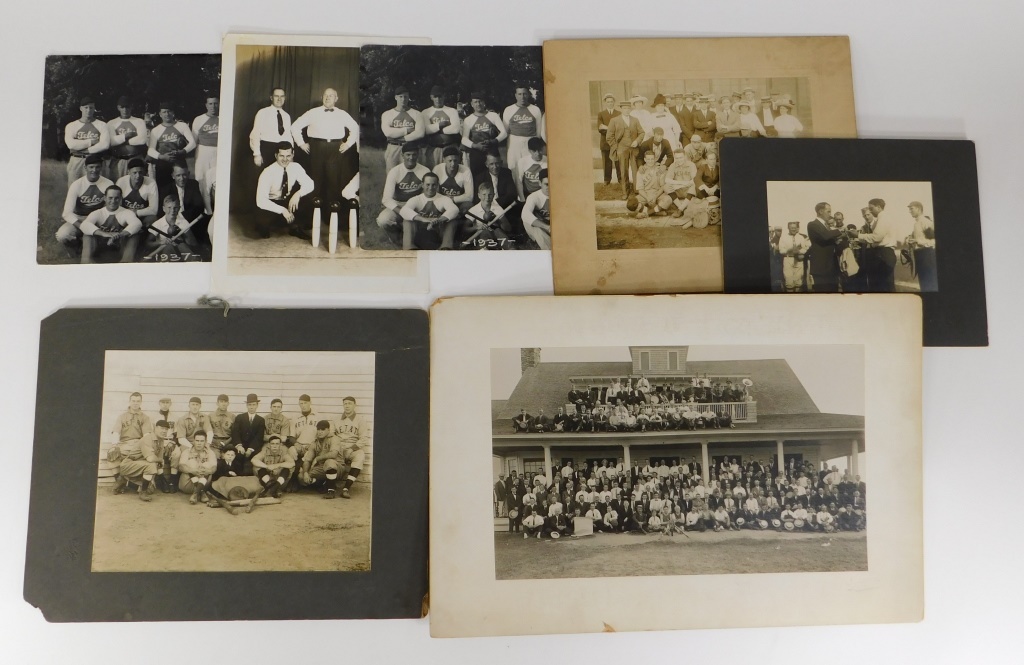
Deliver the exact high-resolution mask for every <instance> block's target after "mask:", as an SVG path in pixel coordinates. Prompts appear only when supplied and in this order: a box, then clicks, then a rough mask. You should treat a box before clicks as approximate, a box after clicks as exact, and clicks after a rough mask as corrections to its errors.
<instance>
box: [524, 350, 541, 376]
mask: <svg viewBox="0 0 1024 665" xmlns="http://www.w3.org/2000/svg"><path fill="white" fill-rule="evenodd" d="M519 360H520V365H521V368H522V370H523V374H525V373H526V370H528V369H530V368H531V367H536V366H537V365H539V364H540V349H519Z"/></svg>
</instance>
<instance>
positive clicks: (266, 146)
mask: <svg viewBox="0 0 1024 665" xmlns="http://www.w3.org/2000/svg"><path fill="white" fill-rule="evenodd" d="M260 158H261V159H262V160H263V166H261V167H260V168H261V169H265V168H267V167H268V166H270V165H271V164H273V163H274V162H275V161H277V143H274V142H273V141H260Z"/></svg>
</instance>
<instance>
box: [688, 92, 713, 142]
mask: <svg viewBox="0 0 1024 665" xmlns="http://www.w3.org/2000/svg"><path fill="white" fill-rule="evenodd" d="M709 105H710V100H709V99H708V98H707V97H701V98H700V102H699V103H698V104H697V110H696V111H694V112H693V130H694V133H695V134H697V135H699V136H700V137H701V139H702V140H703V141H705V142H708V141H714V140H715V112H714V111H712V110H711V109H710V108H708V107H709Z"/></svg>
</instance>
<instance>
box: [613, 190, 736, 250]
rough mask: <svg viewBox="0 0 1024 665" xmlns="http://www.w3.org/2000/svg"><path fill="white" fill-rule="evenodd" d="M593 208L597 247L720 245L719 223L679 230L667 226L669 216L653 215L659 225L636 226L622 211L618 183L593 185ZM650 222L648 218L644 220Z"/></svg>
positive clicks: (636, 247)
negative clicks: (701, 227)
mask: <svg viewBox="0 0 1024 665" xmlns="http://www.w3.org/2000/svg"><path fill="white" fill-rule="evenodd" d="M594 207H595V210H596V213H597V224H596V226H597V248H598V249H669V248H686V247H721V246H722V226H721V224H712V225H709V226H706V227H704V228H703V229H696V228H692V227H691V228H688V229H682V228H679V227H678V226H672V225H671V223H670V222H671V218H669V217H658V218H655V219H656V220H659V221H660V222H661V225H638V224H637V223H636V221H637V220H636V218H635V217H633V216H632V215H631V214H630V213H629V211H628V210H626V202H625V201H624V200H623V199H622V188H621V187H620V186H619V185H618V184H612V185H605V184H604V183H595V184H594ZM648 221H650V220H648Z"/></svg>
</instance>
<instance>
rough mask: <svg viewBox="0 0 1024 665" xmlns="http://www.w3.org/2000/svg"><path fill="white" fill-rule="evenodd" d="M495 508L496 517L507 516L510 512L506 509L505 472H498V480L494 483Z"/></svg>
mask: <svg viewBox="0 0 1024 665" xmlns="http://www.w3.org/2000/svg"><path fill="white" fill-rule="evenodd" d="M494 510H495V515H494V516H495V517H505V515H507V514H508V513H507V512H506V510H505V474H504V473H502V474H498V480H497V481H496V482H495V483H494Z"/></svg>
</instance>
